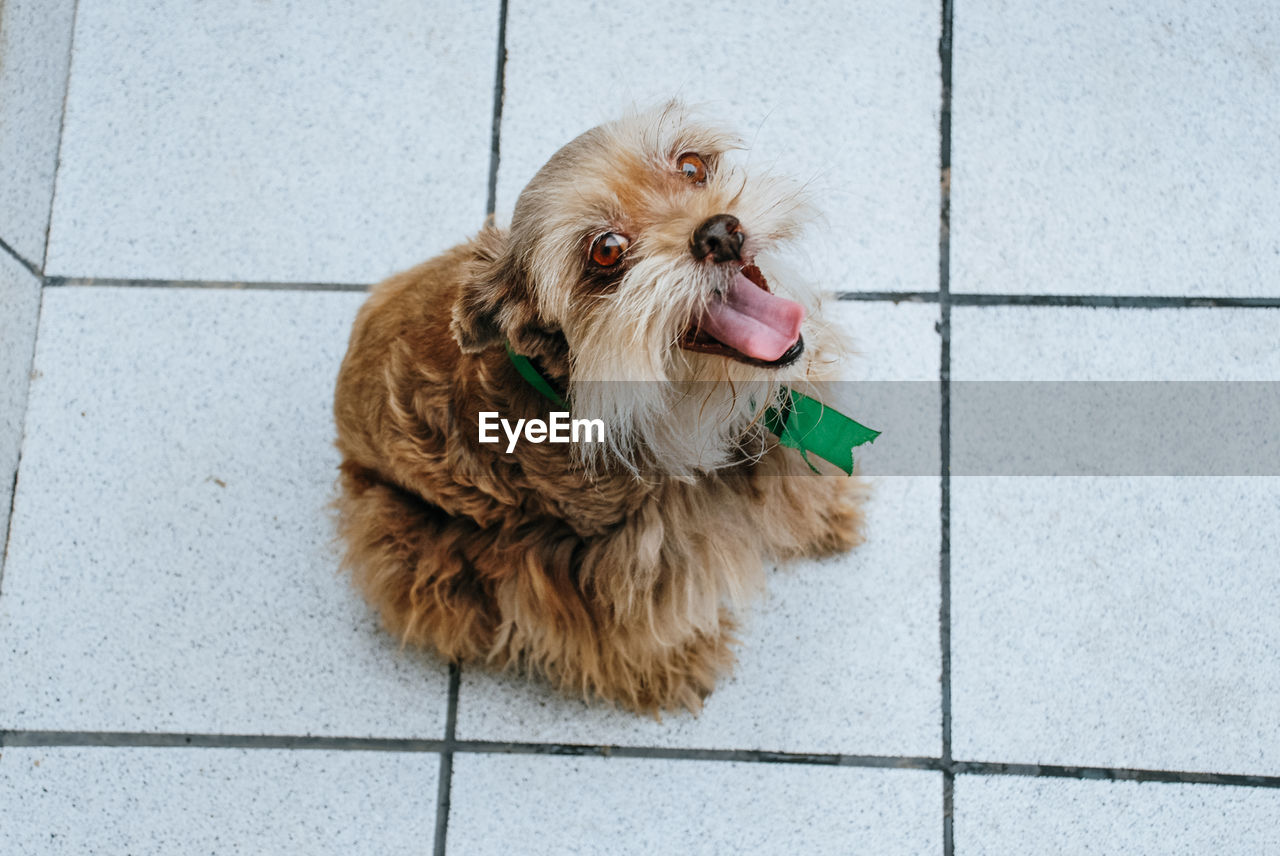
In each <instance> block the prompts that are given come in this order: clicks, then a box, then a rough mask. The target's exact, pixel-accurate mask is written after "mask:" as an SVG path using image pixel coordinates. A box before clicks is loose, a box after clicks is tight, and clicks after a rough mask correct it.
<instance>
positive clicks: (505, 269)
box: [449, 223, 527, 353]
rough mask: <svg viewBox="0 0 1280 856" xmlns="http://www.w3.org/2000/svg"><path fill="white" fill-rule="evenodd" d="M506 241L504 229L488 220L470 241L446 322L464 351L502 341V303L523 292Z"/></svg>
mask: <svg viewBox="0 0 1280 856" xmlns="http://www.w3.org/2000/svg"><path fill="white" fill-rule="evenodd" d="M510 245H511V237H510V234H509V233H508V232H507V230H505V229H499V228H497V227H495V226H494V225H493V224H492V223H488V224H486V225H485V227H484V228H483V229H481V230H480V234H478V235H476V236H475V238H474V239H472V241H471V250H472V252H473V253H474V260H473V261H471V262H470V263H469V264H468V265H467V268H466V270H467V273H466V274H464V277H463V281H462V292H461V293H460V294H459V295H458V300H457V302H456V303H455V304H454V305H453V321H452V323H451V324H450V325H449V329H450V331H451V332H452V333H453V338H455V339H457V340H458V346H459V347H460V348H462V350H463V352H464V353H474V352H476V351H483V350H484V349H485V348H488V347H490V346H492V345H495V344H498V343H499V342H502V341H503V340H504V339H505V338H506V336H507V334H506V331H504V330H503V329H502V324H501V321H500V314H501V311H502V308H503V306H504V305H509V304H511V303H513V302H515V301H517V300H519V299H520V298H521V297H522V296H523V295H526V294H527V289H526V288H525V285H524V281H523V275H522V274H521V273H520V271H519V268H518V265H517V264H516V261H515V258H514V256H515V254H514V252H512V250H511V246H510Z"/></svg>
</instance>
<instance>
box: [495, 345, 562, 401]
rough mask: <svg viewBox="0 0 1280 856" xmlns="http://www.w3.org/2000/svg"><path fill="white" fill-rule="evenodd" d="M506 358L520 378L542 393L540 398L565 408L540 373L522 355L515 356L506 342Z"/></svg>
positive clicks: (558, 396)
mask: <svg viewBox="0 0 1280 856" xmlns="http://www.w3.org/2000/svg"><path fill="white" fill-rule="evenodd" d="M507 357H509V358H510V360H511V365H513V366H515V367H516V371H518V372H520V376H521V377H522V378H524V379H525V380H526V381H528V382H529V385H530V386H532V387H533V388H534V389H536V390H537V391H538V392H540V393H542V397H543V398H546V399H549V400H550V401H552V402H553V403H555V404H558V405H560V406H561V407H566V406H567V405H566V404H565V402H564V399H563V398H561V397H560V395H559V393H557V392H556V391H555V389H553V388H552V386H551V384H550V383H548V382H547V379H546V378H545V377H543V376H542V372H540V371H538V367H537V366H535V365H534V364H533V362H532V361H531V360H530V359H529V358H528V357H526V356H525V355H524V354H517V353H516V352H515V351H513V350H512V349H511V343H510V342H507Z"/></svg>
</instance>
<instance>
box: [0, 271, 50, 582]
mask: <svg viewBox="0 0 1280 856" xmlns="http://www.w3.org/2000/svg"><path fill="white" fill-rule="evenodd" d="M39 315H40V280H38V279H36V278H35V277H34V276H32V275H31V273H30V272H29V271H28V270H27V269H26V268H24V267H23V266H22V265H21V264H19V263H18V262H17V261H15V260H14V258H13V256H10V255H9V254H8V253H3V252H0V573H3V571H4V538H5V532H6V530H7V528H8V521H9V510H10V503H11V501H12V500H13V477H14V474H15V473H16V472H17V468H18V453H19V451H20V450H21V448H22V423H23V417H24V416H25V415H26V411H27V386H28V385H29V378H30V376H31V358H32V355H33V354H34V352H35V345H36V322H37V319H38V318H39Z"/></svg>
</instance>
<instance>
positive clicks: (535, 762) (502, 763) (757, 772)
mask: <svg viewBox="0 0 1280 856" xmlns="http://www.w3.org/2000/svg"><path fill="white" fill-rule="evenodd" d="M941 790H942V777H941V776H940V775H939V774H937V773H932V772H927V771H923V770H857V769H850V768H840V767H805V766H778V767H773V768H764V767H762V766H761V765H759V764H735V763H725V762H705V761H667V760H659V759H634V758H535V757H530V756H527V755H463V756H458V757H457V758H455V759H454V771H453V794H454V803H453V807H452V809H451V811H450V816H449V852H451V853H466V854H476V856H482V854H489V853H493V854H505V853H527V854H529V856H534V854H542V853H546V854H552V853H605V852H607V853H617V854H637V856H638V854H650V853H688V854H708V856H710V854H719V853H797V852H799V853H813V854H825V853H832V854H835V853H854V852H865V853H878V854H885V856H890V854H925V853H939V852H941V846H942V843H941V837H942V828H941V825H940V824H938V823H937V822H936V821H937V818H936V812H937V806H938V804H939V802H940V795H941ZM553 794H554V797H552V798H548V796H549V795H553Z"/></svg>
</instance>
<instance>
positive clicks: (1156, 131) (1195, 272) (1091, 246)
mask: <svg viewBox="0 0 1280 856" xmlns="http://www.w3.org/2000/svg"><path fill="white" fill-rule="evenodd" d="M1277 44H1280V6H1277V5H1276V4H1275V3H1272V2H1269V0H1250V2H1242V3H1230V4H1222V5H1213V6H1209V7H1206V6H1205V5H1204V4H1202V3H1196V2H1189V0H1179V2H1172V3H1159V4H1114V3H1109V2H1106V0H1071V2H1066V3H1055V4H1053V5H1051V6H1043V5H1039V4H1031V3H1011V2H990V3H975V4H972V5H970V6H967V7H960V6H959V5H957V8H956V14H955V43H954V59H953V86H954V90H953V93H954V94H953V103H952V109H953V116H954V124H953V126H952V128H953V131H952V137H951V160H952V177H951V290H952V291H953V292H1004V293H1010V292H1013V293H1034V294H1044V293H1071V294H1159V295H1271V296H1275V295H1277V294H1280V233H1277V231H1276V229H1275V228H1274V224H1275V223H1276V222H1277V221H1280V185H1278V184H1277V174H1276V171H1275V169H1274V159H1275V158H1274V152H1275V141H1276V139H1277V138H1280V74H1277V73H1276V63H1277V59H1278V57H1280V54H1278V53H1277V49H1276V45H1277Z"/></svg>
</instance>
